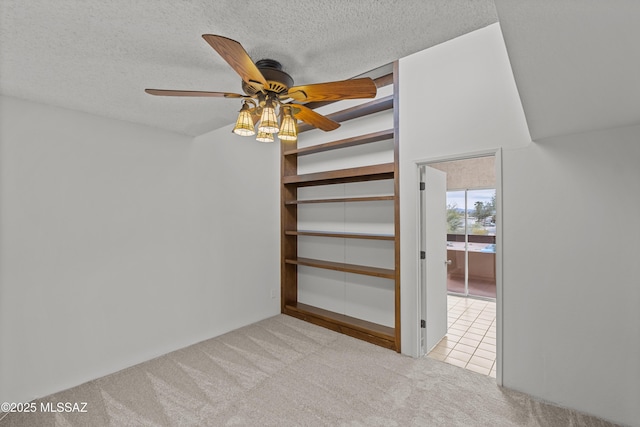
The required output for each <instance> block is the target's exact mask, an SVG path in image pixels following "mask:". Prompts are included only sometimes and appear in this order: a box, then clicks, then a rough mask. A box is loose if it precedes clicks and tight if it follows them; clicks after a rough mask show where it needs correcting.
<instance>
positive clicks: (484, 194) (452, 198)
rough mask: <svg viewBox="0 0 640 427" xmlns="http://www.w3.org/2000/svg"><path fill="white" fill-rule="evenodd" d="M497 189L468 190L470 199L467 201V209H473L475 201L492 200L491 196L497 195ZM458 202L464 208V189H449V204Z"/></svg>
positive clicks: (486, 201)
mask: <svg viewBox="0 0 640 427" xmlns="http://www.w3.org/2000/svg"><path fill="white" fill-rule="evenodd" d="M495 193H496V190H495V189H493V188H492V189H488V190H468V197H469V200H468V202H467V209H473V208H474V203H475V202H477V201H481V202H482V203H488V202H491V198H492V197H493V196H494V195H495ZM454 203H455V204H456V206H457V207H458V208H459V209H464V190H462V191H447V205H451V204H454Z"/></svg>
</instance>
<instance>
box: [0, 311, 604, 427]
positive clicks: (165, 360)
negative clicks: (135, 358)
mask: <svg viewBox="0 0 640 427" xmlns="http://www.w3.org/2000/svg"><path fill="white" fill-rule="evenodd" d="M41 402H54V403H57V402H88V404H87V408H86V410H87V413H71V414H68V413H35V414H8V415H7V416H6V417H5V418H3V419H2V420H1V421H0V426H3V427H4V426H7V427H8V426H108V425H112V426H511V425H515V426H545V427H547V426H607V425H612V424H609V423H606V422H604V421H602V420H599V419H596V418H594V417H590V416H586V415H582V414H579V413H576V412H575V411H571V410H567V409H561V408H557V407H554V406H551V405H548V404H544V403H540V402H537V401H535V400H533V399H531V398H529V397H527V396H526V395H523V394H521V393H517V392H513V391H509V390H505V389H501V388H499V387H497V386H496V384H495V381H494V380H493V379H492V378H489V377H487V376H484V375H479V374H476V373H474V372H470V371H466V370H464V369H461V368H458V367H454V366H451V365H447V364H445V363H443V362H439V361H436V360H431V359H426V358H424V359H412V358H410V357H406V356H402V355H399V354H397V353H395V352H393V351H390V350H385V349H383V348H380V347H376V346H374V345H371V344H368V343H365V342H362V341H359V340H356V339H353V338H350V337H348V336H345V335H341V334H338V333H335V332H333V331H329V330H326V329H324V328H320V327H317V326H315V325H311V324H309V323H306V322H302V321H300V320H298V319H294V318H292V317H288V316H284V315H279V316H276V317H273V318H270V319H267V320H264V321H262V322H259V323H256V324H253V325H250V326H247V327H244V328H242V329H239V330H236V331H233V332H230V333H228V334H225V335H222V336H220V337H217V338H214V339H211V340H208V341H204V342H202V343H199V344H195V345H193V346H190V347H187V348H185V349H182V350H178V351H175V352H173V353H170V354H167V355H165V356H162V357H160V358H157V359H154V360H151V361H148V362H145V363H142V364H140V365H137V366H134V367H132V368H129V369H125V370H123V371H120V372H117V373H115V374H112V375H109V376H106V377H103V378H99V379H97V380H94V381H90V382H88V383H85V384H82V385H80V386H78V387H75V388H72V389H69V390H66V391H63V392H60V393H56V394H54V395H51V396H48V397H46V398H43V399H41V400H39V401H36V403H37V405H40V403H41ZM3 415H5V414H2V413H0V416H3Z"/></svg>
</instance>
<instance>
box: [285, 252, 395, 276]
mask: <svg viewBox="0 0 640 427" xmlns="http://www.w3.org/2000/svg"><path fill="white" fill-rule="evenodd" d="M284 262H285V263H286V264H293V265H304V266H307V267H315V268H322V269H325V270H333V271H344V272H346V273H353V274H362V275H365V276H373V277H380V278H383V279H391V280H394V279H395V278H396V272H395V270H392V269H389V268H380V267H370V266H366V265H357V264H347V263H343V262H334V261H324V260H319V259H311V258H300V257H298V258H296V259H285V261H284Z"/></svg>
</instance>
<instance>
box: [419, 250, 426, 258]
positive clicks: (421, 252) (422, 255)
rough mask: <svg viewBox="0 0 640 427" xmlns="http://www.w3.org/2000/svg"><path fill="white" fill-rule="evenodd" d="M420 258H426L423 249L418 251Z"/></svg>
mask: <svg viewBox="0 0 640 427" xmlns="http://www.w3.org/2000/svg"><path fill="white" fill-rule="evenodd" d="M420 259H427V253H426V252H425V251H420Z"/></svg>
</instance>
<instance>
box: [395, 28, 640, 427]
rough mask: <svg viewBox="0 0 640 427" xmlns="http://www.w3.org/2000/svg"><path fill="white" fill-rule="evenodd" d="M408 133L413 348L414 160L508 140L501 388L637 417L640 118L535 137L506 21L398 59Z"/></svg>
mask: <svg viewBox="0 0 640 427" xmlns="http://www.w3.org/2000/svg"><path fill="white" fill-rule="evenodd" d="M420 85H422V88H420V89H418V94H416V88H418V87H420ZM416 95H417V96H416ZM400 138H401V139H400V143H401V149H400V158H401V195H400V197H401V198H400V200H401V215H402V217H401V226H402V234H401V239H402V271H401V274H402V304H403V313H402V322H403V324H402V327H403V337H402V339H403V352H405V353H408V354H416V353H417V350H416V348H415V347H413V348H411V347H409V345H410V344H411V343H414V344H416V339H415V337H417V332H416V329H415V328H414V324H415V323H416V322H415V319H416V318H417V315H416V307H415V306H416V298H417V296H416V294H417V283H418V282H417V279H416V277H417V276H416V273H417V260H416V258H417V257H415V256H414V254H415V253H416V250H417V240H416V238H417V236H416V234H415V230H416V229H417V228H416V227H417V225H416V221H417V204H416V203H417V194H418V192H417V189H416V185H415V182H417V169H416V167H415V163H416V162H417V161H420V160H424V159H434V158H444V157H454V156H457V155H459V154H464V153H469V152H478V151H484V150H489V149H495V148H498V147H502V148H503V152H502V168H503V174H502V175H503V176H502V178H503V200H502V202H503V203H502V209H503V212H502V213H503V215H502V224H503V229H502V231H503V233H502V234H503V239H504V247H503V249H504V251H503V253H504V263H503V286H504V287H503V292H504V293H503V298H502V305H503V328H504V329H503V341H502V344H503V345H502V366H503V373H502V381H503V385H504V386H506V387H508V388H513V389H517V390H520V391H523V392H525V393H529V394H532V395H534V396H537V397H538V398H541V399H544V400H547V401H551V402H554V403H556V404H559V405H563V406H567V407H571V408H575V409H578V410H581V411H584V412H587V413H591V414H594V415H597V416H600V417H604V418H606V419H609V420H612V421H615V422H618V423H623V424H629V425H639V424H638V420H639V419H640V409H639V407H638V405H637V402H639V401H640V368H639V365H638V360H640V314H639V313H640V310H638V304H639V303H640V281H639V280H638V277H637V272H634V267H635V265H636V264H637V261H638V259H639V258H640V250H639V249H638V245H637V243H638V241H639V239H640V234H639V229H638V225H637V218H638V212H640V196H639V194H640V172H639V169H638V166H637V165H638V164H639V163H640V145H638V141H639V140H640V127H632V128H619V129H613V130H610V131H603V132H592V133H587V134H579V135H570V136H566V137H558V138H549V139H546V140H543V141H538V142H536V143H531V142H530V139H529V136H528V133H527V129H526V124H525V119H524V116H523V113H522V107H521V105H520V101H519V98H518V94H517V90H516V88H515V84H514V81H513V76H512V74H511V72H510V67H509V63H508V60H507V54H506V52H505V49H504V44H503V41H502V37H501V35H500V30H499V27H498V25H497V24H496V25H492V26H490V27H488V28H486V29H483V30H479V31H476V32H474V33H471V34H468V35H465V36H462V37H460V38H458V39H455V40H452V41H450V42H446V43H443V44H442V45H439V46H436V47H434V48H432V49H428V50H426V51H423V52H420V53H417V54H415V55H412V56H410V57H407V58H404V59H402V60H401V61H400ZM574 209H577V210H574Z"/></svg>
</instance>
